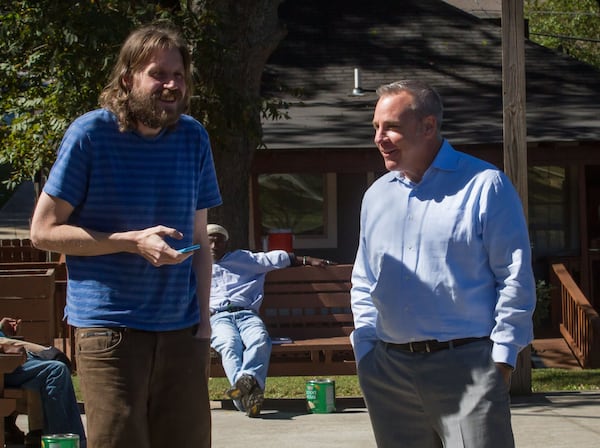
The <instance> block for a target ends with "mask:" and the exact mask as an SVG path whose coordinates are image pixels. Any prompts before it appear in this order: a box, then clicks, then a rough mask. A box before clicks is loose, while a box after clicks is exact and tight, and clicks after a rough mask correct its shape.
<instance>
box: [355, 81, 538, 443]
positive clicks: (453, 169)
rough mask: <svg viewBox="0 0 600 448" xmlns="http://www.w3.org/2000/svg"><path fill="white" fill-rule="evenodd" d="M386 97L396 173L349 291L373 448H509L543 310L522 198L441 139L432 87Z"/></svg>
mask: <svg viewBox="0 0 600 448" xmlns="http://www.w3.org/2000/svg"><path fill="white" fill-rule="evenodd" d="M377 93H378V95H379V100H378V102H377V105H376V107H375V112H374V117H373V126H374V128H375V139H374V140H375V144H376V145H377V148H378V149H379V151H380V153H381V155H382V157H383V159H384V162H385V166H386V168H387V170H388V171H389V172H388V173H387V174H385V175H384V176H382V177H381V178H380V179H378V180H377V181H376V182H375V183H374V184H373V185H372V186H371V187H370V188H369V190H368V191H367V192H366V193H365V196H364V199H363V203H362V209H361V217H360V241H359V247H358V252H357V256H356V261H355V264H354V270H353V274H352V294H351V296H352V310H353V313H354V321H355V331H354V332H353V333H352V336H351V340H352V344H353V346H354V351H355V355H356V359H357V362H358V376H359V380H360V384H361V388H362V390H363V393H364V397H365V401H366V404H367V407H368V410H369V415H370V418H371V423H372V426H373V430H374V433H375V438H376V440H377V445H378V447H380V448H381V447H397V446H402V447H405V448H407V447H408V448H410V447H414V448H430V447H431V448H433V447H436V448H437V447H442V446H444V447H468V448H495V447H497V448H507V447H512V446H514V440H513V434H512V428H511V423H510V407H509V389H510V377H511V373H512V370H513V369H514V367H515V365H516V360H517V355H518V353H519V351H520V350H521V349H522V348H524V347H525V346H527V345H528V344H529V343H530V342H531V340H532V338H533V329H532V313H533V309H534V306H535V280H534V277H533V273H532V268H531V255H530V245H529V237H528V230H527V224H526V220H525V217H524V214H523V208H522V204H521V202H520V199H519V197H518V194H517V192H516V191H515V189H514V187H513V186H512V184H511V182H510V180H509V179H508V178H507V177H506V176H505V175H504V174H503V173H502V172H501V171H499V170H498V169H497V168H495V167H494V166H492V165H490V164H488V163H486V162H484V161H482V160H479V159H476V158H474V157H472V156H469V155H467V154H464V153H461V152H458V151H456V150H455V149H453V148H452V146H451V145H450V143H448V141H446V140H445V139H443V138H442V136H441V125H442V115H443V112H442V111H443V106H442V101H441V98H440V97H439V95H438V94H437V92H436V91H435V90H434V89H433V88H431V87H430V86H428V85H427V84H425V83H422V82H420V81H413V80H404V81H398V82H395V83H392V84H389V85H385V86H381V87H380V88H379V89H378V90H377Z"/></svg>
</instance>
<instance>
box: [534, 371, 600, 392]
mask: <svg viewBox="0 0 600 448" xmlns="http://www.w3.org/2000/svg"><path fill="white" fill-rule="evenodd" d="M531 389H532V391H533V392H558V391H582V390H588V391H589V390H600V369H587V370H565V369H533V370H532V371H531Z"/></svg>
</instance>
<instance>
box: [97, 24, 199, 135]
mask: <svg viewBox="0 0 600 448" xmlns="http://www.w3.org/2000/svg"><path fill="white" fill-rule="evenodd" d="M174 48H175V49H177V50H179V52H180V53H181V58H182V59H183V67H184V77H185V85H186V89H185V96H184V101H185V104H186V106H187V108H189V104H190V98H191V96H192V88H193V79H192V58H191V56H190V52H189V50H188V46H187V43H186V41H185V39H184V38H183V36H182V35H181V34H180V33H179V32H178V31H177V30H176V29H175V28H173V27H172V26H170V25H167V24H164V23H163V24H152V25H146V26H144V27H141V28H138V29H137V30H135V31H133V32H132V33H131V34H130V35H129V36H128V37H127V39H126V40H125V42H124V43H123V46H122V47H121V51H120V52H119V58H118V59H117V63H116V64H115V66H114V67H113V70H112V74H111V76H110V79H109V82H108V84H107V85H106V87H105V88H104V90H102V93H101V94H100V106H102V107H105V108H106V109H108V110H110V111H111V112H113V113H114V114H115V115H116V116H117V119H118V121H119V129H120V130H121V131H127V130H131V129H134V127H135V117H133V116H132V114H131V113H130V110H129V104H128V102H129V91H130V89H129V87H128V85H127V82H126V79H127V78H131V77H132V76H133V74H134V73H137V72H138V71H140V70H141V69H142V68H143V67H144V66H145V65H146V63H147V62H148V61H149V60H150V58H151V57H152V55H153V54H154V52H156V51H157V50H170V49H174Z"/></svg>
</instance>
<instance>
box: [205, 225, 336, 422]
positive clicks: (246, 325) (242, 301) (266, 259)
mask: <svg viewBox="0 0 600 448" xmlns="http://www.w3.org/2000/svg"><path fill="white" fill-rule="evenodd" d="M206 232H207V234H208V239H209V242H210V251H211V254H212V257H213V267H212V282H211V288H210V313H211V317H210V326H211V329H212V334H211V339H210V343H211V346H212V348H213V349H215V350H216V351H217V353H219V355H220V356H221V363H222V364H223V370H224V371H225V375H226V376H227V379H228V380H229V383H230V384H231V387H230V388H229V390H227V395H228V396H229V397H230V398H232V399H233V401H234V403H235V405H236V407H237V408H238V409H239V410H240V411H245V412H246V415H248V417H252V418H254V417H258V416H259V415H260V411H261V407H262V404H263V400H264V389H265V383H266V380H267V371H268V370H269V358H270V356H271V338H270V337H269V332H268V330H267V328H266V326H265V324H264V322H263V321H262V319H261V318H260V315H259V309H260V306H261V304H262V300H263V296H264V284H265V276H266V274H267V272H269V271H273V270H275V269H282V268H287V267H290V266H327V265H329V264H333V263H332V262H330V261H328V260H323V259H320V258H314V257H309V256H302V257H296V256H295V255H294V254H293V253H288V252H286V251H284V250H271V251H269V252H250V251H248V250H241V249H238V250H234V251H231V252H228V251H227V242H228V240H229V232H228V231H227V229H225V228H224V227H223V226H220V225H218V224H209V225H208V226H207V228H206Z"/></svg>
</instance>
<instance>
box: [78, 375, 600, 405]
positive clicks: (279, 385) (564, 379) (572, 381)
mask: <svg viewBox="0 0 600 448" xmlns="http://www.w3.org/2000/svg"><path fill="white" fill-rule="evenodd" d="M311 379H314V377H303V376H285V377H270V378H268V380H267V390H266V391H265V397H266V398H305V396H306V395H305V394H306V382H307V381H309V380H311ZM330 379H332V380H334V381H335V395H336V396H337V397H360V396H361V395H362V394H361V391H360V388H359V386H358V379H357V377H356V376H355V375H344V376H332V377H330ZM73 385H74V386H75V393H76V395H77V398H78V399H79V400H80V401H82V400H83V397H82V396H81V392H80V390H79V378H78V377H77V375H74V376H73ZM228 388H229V382H228V381H227V379H226V378H211V379H210V380H209V382H208V391H209V396H210V399H211V400H222V399H224V398H226V397H225V391H226V390H227V389H228ZM531 389H532V391H533V392H560V391H597V390H600V369H590V370H564V369H532V371H531Z"/></svg>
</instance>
